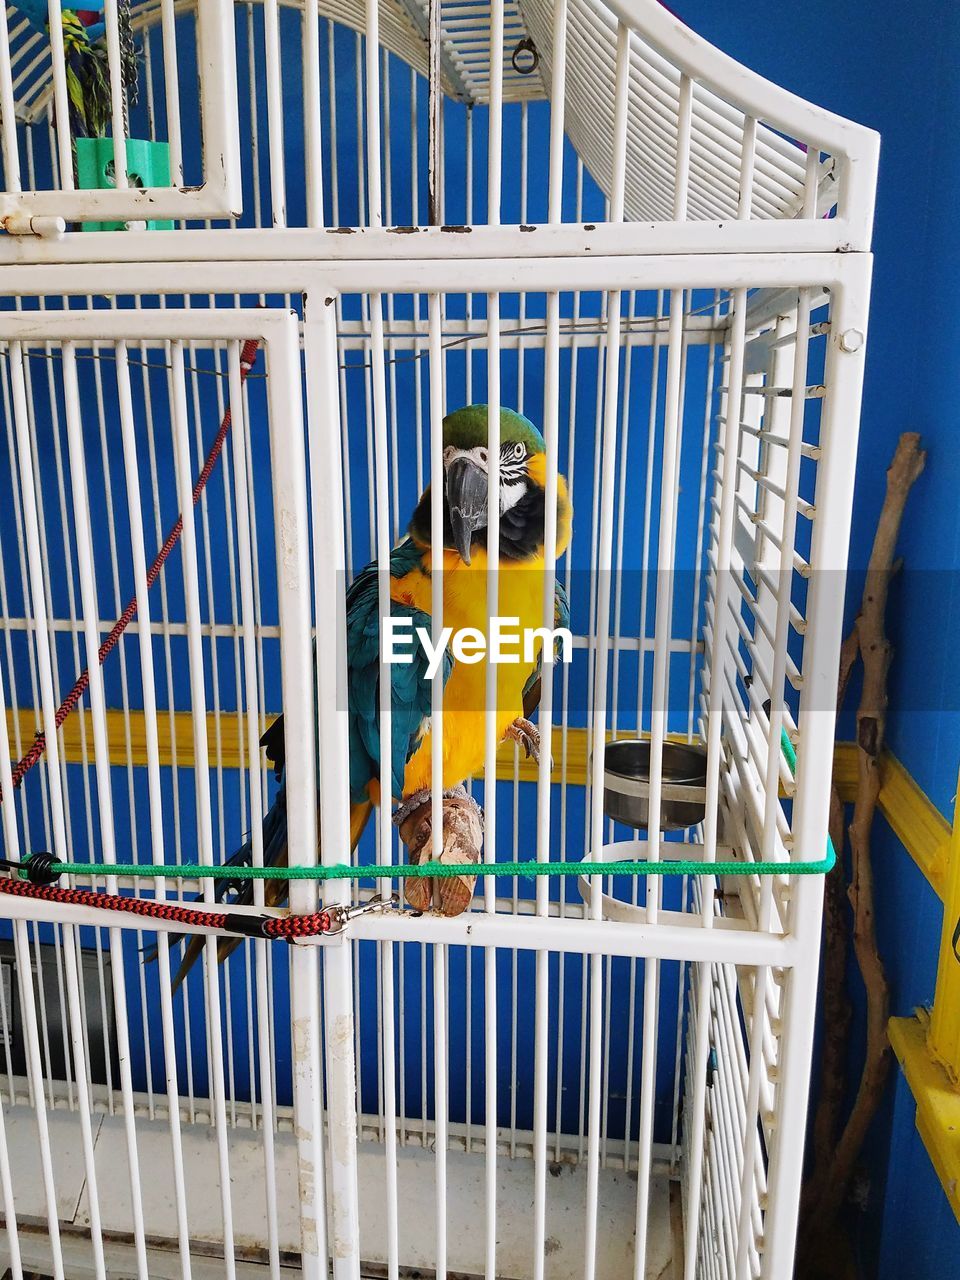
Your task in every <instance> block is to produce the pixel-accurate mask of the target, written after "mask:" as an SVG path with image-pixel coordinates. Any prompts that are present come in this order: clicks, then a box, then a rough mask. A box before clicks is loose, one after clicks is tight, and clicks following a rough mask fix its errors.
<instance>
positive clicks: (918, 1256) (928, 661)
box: [671, 0, 960, 1280]
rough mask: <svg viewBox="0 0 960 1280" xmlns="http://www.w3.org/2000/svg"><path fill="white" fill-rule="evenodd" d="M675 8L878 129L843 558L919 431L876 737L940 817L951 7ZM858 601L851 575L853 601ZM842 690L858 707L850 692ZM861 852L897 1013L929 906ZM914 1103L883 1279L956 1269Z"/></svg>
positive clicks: (884, 833)
mask: <svg viewBox="0 0 960 1280" xmlns="http://www.w3.org/2000/svg"><path fill="white" fill-rule="evenodd" d="M671 7H672V8H673V9H674V11H675V12H676V13H677V14H678V15H679V16H680V17H681V18H682V19H683V20H684V21H685V22H687V23H688V24H689V25H690V26H691V27H693V28H694V29H695V30H697V31H699V32H700V33H701V34H702V35H704V36H706V37H707V38H708V39H710V40H711V41H713V43H715V44H717V45H719V46H720V47H721V48H722V49H724V50H725V51H726V52H727V53H729V54H731V55H732V56H734V57H736V58H739V59H740V60H741V61H742V62H745V63H746V64H747V65H749V66H751V67H753V68H754V69H755V70H757V71H759V72H761V73H762V74H763V75H766V76H767V77H769V78H770V79H771V80H775V81H777V82H779V83H781V84H783V85H785V86H786V87H787V88H789V89H792V90H793V91H795V92H796V93H799V94H801V95H803V96H804V97H806V98H809V99H811V100H812V101H814V102H817V103H820V104H821V105H823V106H825V107H828V108H830V109H831V110H834V111H837V112H839V113H840V114H842V115H846V116H849V117H851V118H852V119H855V120H859V121H861V122H863V123H864V124H868V125H870V126H872V127H873V128H875V129H878V130H879V131H880V133H881V135H882V140H883V141H882V149H881V165H880V190H879V199H878V203H877V220H876V234H875V237H874V250H875V253H876V266H875V275H874V290H873V312H872V318H871V329H870V347H869V354H868V359H867V378H866V388H865V396H864V410H863V425H862V430H861V444H860V460H859V468H858V478H857V494H856V504H855V511H854V526H853V530H854V532H853V547H852V564H853V565H854V566H860V567H862V566H863V565H864V564H865V563H866V560H867V557H868V555H869V551H870V542H871V539H872V536H873V529H874V526H875V522H876V516H877V513H878V511H879V508H880V503H881V501H882V498H883V486H884V467H885V466H886V463H887V462H888V460H889V459H890V457H891V456H892V453H893V449H894V447H895V444H896V440H897V437H898V435H899V434H900V432H902V431H906V430H916V431H919V432H921V434H922V436H923V440H924V444H925V446H926V448H927V451H928V460H927V470H926V472H925V474H924V475H923V476H922V478H921V479H920V481H919V483H918V484H917V486H916V488H915V490H914V494H913V497H912V499H911V505H910V507H909V509H908V512H907V518H906V521H905V524H904V528H903V533H902V536H901V539H900V551H901V552H902V554H903V557H904V565H905V572H904V573H903V574H902V575H901V579H900V581H899V582H898V583H897V584H896V585H895V587H894V589H893V592H892V595H891V605H890V610H889V620H888V625H889V631H890V637H891V640H892V641H893V643H894V645H895V647H896V657H895V664H894V669H893V671H892V673H891V680H890V716H889V723H888V737H889V743H890V746H891V748H892V750H893V751H894V752H895V753H896V754H897V755H898V756H899V758H900V759H901V760H902V761H903V762H904V764H905V765H906V767H907V768H908V769H909V770H910V772H911V773H912V774H913V776H914V777H915V778H916V779H917V781H918V782H919V784H920V785H921V786H922V787H923V789H924V790H925V791H926V793H927V794H928V795H929V796H930V797H931V799H932V800H933V801H934V802H935V803H936V804H937V805H938V806H939V808H940V809H941V811H942V812H943V813H944V814H945V815H946V816H947V817H948V818H950V817H951V815H952V808H953V796H954V795H955V793H956V789H957V765H958V760H960V714H958V708H960V701H958V695H960V682H958V681H957V679H956V676H955V674H954V673H953V670H952V656H953V655H952V646H951V643H950V637H951V636H953V635H955V634H956V632H957V629H958V624H960V578H958V574H957V569H958V568H960V503H958V500H957V493H958V491H960V447H958V445H957V440H956V431H957V413H956V404H957V392H958V389H960V355H958V352H960V341H958V340H960V311H958V309H957V307H956V303H955V298H954V297H953V292H954V289H955V284H956V280H957V265H958V257H960V251H958V243H960V242H958V238H957V233H956V224H957V209H958V206H960V151H958V149H957V147H956V141H955V137H954V136H953V135H952V133H951V131H950V129H949V127H947V128H945V127H944V126H945V125H947V123H948V122H950V121H954V122H955V121H956V120H957V118H958V107H960V73H958V71H957V68H958V66H960V11H958V9H957V7H956V6H955V5H941V4H934V3H930V0H921V3H920V4H917V5H913V6H911V7H910V9H909V13H907V12H906V11H905V10H904V8H903V6H900V5H894V4H892V3H890V2H889V0H877V2H875V3H872V4H866V3H864V2H863V0H854V2H853V3H849V2H848V3H846V4H836V3H835V0H781V3H780V4H777V5H760V4H758V3H757V0H726V2H725V3H724V4H722V5H718V4H714V3H709V2H708V0H671ZM857 599H858V592H857V582H856V577H855V576H854V579H853V580H852V581H851V585H850V591H849V592H848V605H847V607H848V610H849V612H850V615H851V616H852V614H853V611H854V609H855V607H856V601H857ZM851 692H852V697H851V703H852V705H855V697H856V690H852V691H851ZM875 858H876V862H877V887H878V894H879V908H878V924H879V930H880V943H881V947H882V949H883V954H884V956H885V959H886V962H887V968H888V972H889V976H890V981H891V988H892V1002H893V1011H894V1013H897V1014H905V1013H909V1012H910V1011H911V1009H912V1008H913V1007H914V1006H915V1005H917V1004H921V1003H924V1002H928V1001H929V1000H930V999H931V998H932V996H933V989H934V982H935V978H936V952H937V947H938V942H939V935H940V927H941V919H942V910H941V907H940V903H939V902H938V901H937V899H936V897H935V895H934V894H933V892H932V891H931V889H930V888H929V886H928V885H927V883H926V882H925V880H924V878H923V876H922V875H921V874H920V873H919V871H918V870H917V869H916V867H915V866H914V865H913V863H912V862H911V861H910V859H909V857H908V855H907V854H906V853H905V851H904V850H903V848H902V846H901V845H900V844H899V842H898V841H897V840H896V838H895V837H894V836H893V834H892V833H891V832H890V831H889V829H888V828H887V827H886V825H885V824H884V823H883V821H882V820H880V821H878V823H877V836H876V847H875ZM914 1111H915V1109H914V1106H913V1101H912V1098H911V1096H910V1092H909V1089H908V1088H907V1087H906V1084H905V1083H904V1081H903V1080H902V1079H899V1078H898V1079H897V1081H896V1083H895V1086H891V1089H890V1091H889V1097H888V1100H887V1105H886V1107H885V1110H884V1113H883V1115H882V1116H881V1118H880V1120H879V1121H878V1124H877V1133H876V1134H875V1135H874V1137H873V1142H872V1145H871V1148H870V1151H869V1155H868V1159H869V1163H870V1168H871V1175H872V1178H871V1191H870V1207H869V1211H868V1218H867V1224H868V1228H867V1229H866V1230H865V1231H864V1232H863V1233H862V1237H863V1242H864V1243H863V1248H862V1258H863V1266H864V1273H865V1274H867V1275H870V1274H872V1273H874V1270H875V1269H876V1274H878V1275H879V1276H880V1277H881V1280H905V1278H906V1276H907V1275H908V1274H909V1280H927V1277H934V1276H936V1277H938V1280H939V1277H943V1276H952V1275H957V1273H958V1272H957V1268H958V1263H957V1258H958V1257H960V1227H958V1225H957V1222H956V1220H955V1218H954V1216H953V1214H952V1212H951V1210H950V1207H949V1204H948V1203H947V1200H946V1197H945V1195H944V1194H943V1191H942V1189H941V1187H940V1185H939V1183H938V1181H937V1178H936V1175H935V1173H934V1172H933V1169H932V1167H931V1165H930V1162H929V1160H928V1158H927V1155H926V1152H925V1150H924V1148H923V1144H922V1142H921V1141H920V1138H919V1136H918V1134H917V1131H916V1128H915V1125H914ZM884 1184H885V1185H884ZM881 1218H882V1224H881V1223H880V1222H878V1221H877V1220H878V1219H881ZM871 1241H872V1242H873V1244H872V1246H871ZM878 1244H879V1258H874V1257H872V1256H871V1255H872V1254H873V1253H874V1252H876V1250H877V1245H878ZM905 1247H907V1248H908V1249H909V1251H910V1264H909V1269H908V1270H907V1269H906V1268H905V1266H904V1257H903V1251H904V1248H905Z"/></svg>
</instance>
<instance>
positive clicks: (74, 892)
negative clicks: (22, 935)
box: [0, 876, 333, 941]
mask: <svg viewBox="0 0 960 1280" xmlns="http://www.w3.org/2000/svg"><path fill="white" fill-rule="evenodd" d="M0 893H6V894H9V895H11V896H12V897H14V898H41V899H43V900H44V901H45V902H57V903H61V904H62V905H64V906H70V907H97V908H99V909H100V910H103V911H123V912H126V913H127V915H134V916H143V917H144V918H145V919H147V920H165V921H168V922H169V923H171V924H179V925H186V926H188V927H194V928H201V929H223V930H225V931H226V932H228V933H241V934H246V935H247V936H249V937H254V938H273V939H285V940H286V941H292V940H293V939H294V938H315V937H316V936H317V935H318V934H323V933H329V932H330V930H331V929H332V928H333V917H332V916H331V915H330V912H328V911H315V912H313V913H312V914H310V915H305V916H254V915H246V914H244V913H242V912H239V911H198V910H196V909H195V908H193V907H184V906H180V905H179V904H178V903H174V902H155V901H153V900H152V899H150V898H133V897H130V898H128V897H124V896H123V895H122V894H118V893H99V892H98V891H97V890H95V889H61V888H59V887H58V886H57V885H52V884H45V885H41V884H31V883H30V882H29V881H27V880H18V879H16V878H14V877H7V876H0Z"/></svg>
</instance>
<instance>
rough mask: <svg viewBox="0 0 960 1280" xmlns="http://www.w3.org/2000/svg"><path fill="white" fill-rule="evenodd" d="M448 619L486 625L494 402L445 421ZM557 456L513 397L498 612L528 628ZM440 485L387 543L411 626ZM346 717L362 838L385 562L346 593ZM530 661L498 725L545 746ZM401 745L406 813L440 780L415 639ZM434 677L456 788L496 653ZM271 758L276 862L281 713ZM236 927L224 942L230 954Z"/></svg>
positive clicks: (564, 522)
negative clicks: (490, 412)
mask: <svg viewBox="0 0 960 1280" xmlns="http://www.w3.org/2000/svg"><path fill="white" fill-rule="evenodd" d="M443 446H444V449H443V468H444V493H443V528H444V538H443V544H444V545H443V553H442V554H443V624H444V626H445V627H450V628H452V629H453V631H454V632H457V631H460V630H463V629H465V628H468V627H470V628H475V629H476V630H478V631H480V632H481V633H482V634H483V635H484V636H486V633H487V573H486V570H487V509H488V506H487V503H488V496H487V495H488V465H487V407H486V405H471V406H469V407H468V408H464V409H459V410H457V412H455V413H452V414H450V415H449V416H448V417H447V418H445V419H444V422H443ZM545 485H546V454H545V450H544V442H543V437H542V436H541V434H540V432H539V431H538V430H537V428H536V427H535V426H534V425H533V423H532V422H530V421H529V419H527V418H525V417H523V415H522V414H519V413H516V412H514V411H512V410H509V409H502V410H501V413H500V572H499V611H500V614H501V616H502V617H505V618H511V619H512V618H516V619H518V620H519V628H520V632H521V634H523V633H524V632H525V631H527V630H533V629H534V628H538V627H540V626H542V622H543V617H542V610H543V570H544V545H543V542H544V513H545V509H546V492H545ZM432 501H433V495H432V494H431V491H430V488H429V487H428V488H427V489H426V490H425V492H424V493H423V495H422V496H421V498H420V501H419V502H418V503H417V507H416V510H415V511H414V513H413V516H412V518H411V520H410V524H409V528H408V532H407V536H406V537H405V538H404V539H403V540H402V541H401V542H400V543H398V545H397V546H396V547H395V548H394V549H393V551H392V553H391V555H390V600H391V614H392V615H393V617H395V618H408V619H409V620H410V622H411V624H412V628H413V634H414V635H415V634H416V628H417V627H422V628H424V629H425V631H426V632H427V633H428V634H429V632H430V627H431V620H430V609H431V590H432V588H431V568H432V565H433V552H432V550H431V547H430V524H431V520H430V513H431V504H432ZM571 518H572V512H571V506H570V500H569V495H568V492H567V484H566V480H565V479H564V477H563V476H562V475H561V476H558V485H557V555H558V556H560V555H562V554H563V552H564V551H565V549H566V547H567V545H568V543H569V540H570V530H571ZM555 616H556V621H555V625H556V626H567V625H568V624H569V606H568V603H567V597H566V593H565V592H564V590H563V588H562V586H561V585H560V583H559V582H558V583H557V588H556V597H555ZM346 644H347V668H348V682H349V685H348V696H347V707H348V713H349V714H348V720H349V748H350V800H351V814H350V819H351V821H350V827H351V846H352V847H354V848H355V847H356V844H357V842H358V840H359V839H360V836H361V834H362V832H363V829H364V827H365V825H366V822H367V820H368V818H369V816H370V813H371V810H372V808H373V806H374V805H379V804H380V803H381V799H382V797H381V795H380V750H381V742H380V727H379V675H380V672H379V648H380V617H379V598H378V588H377V565H376V563H373V564H370V565H368V566H367V567H366V568H365V569H364V570H363V571H362V572H361V573H360V574H359V575H358V576H357V578H356V579H355V581H354V582H353V584H352V585H351V587H350V589H349V591H348V592H347V597H346ZM535 655H536V656H535V659H534V661H533V662H529V661H528V662H526V663H525V662H524V661H523V656H522V648H521V659H520V661H519V662H518V663H513V662H511V663H501V664H498V667H497V700H496V735H497V740H498V741H500V742H502V741H505V740H507V739H509V738H512V739H514V740H515V741H517V742H518V743H520V744H521V745H522V746H524V748H525V749H526V750H527V752H528V754H531V755H538V753H539V734H538V731H537V730H536V728H535V727H534V726H533V725H532V724H531V723H530V716H531V715H532V714H533V712H534V710H535V708H536V706H537V704H538V703H539V700H540V666H541V658H542V655H541V654H540V652H539V651H538V650H535ZM390 671H391V688H392V751H391V757H390V766H391V772H390V776H391V790H392V795H391V797H390V799H391V801H395V802H397V803H398V804H399V805H400V810H399V811H398V812H409V811H411V809H413V808H414V807H415V806H417V805H419V804H422V803H425V802H427V801H428V798H429V790H428V789H429V787H430V781H431V759H432V756H431V735H430V713H431V681H430V679H429V678H428V674H427V672H428V658H427V654H426V653H425V651H424V649H423V647H422V646H419V645H416V644H414V645H413V646H412V661H411V662H409V663H397V664H394V665H391V668H390ZM436 678H437V679H440V678H442V679H443V683H444V691H443V785H444V788H445V789H447V790H448V791H450V792H455V790H456V789H457V788H458V787H459V786H460V785H461V784H462V783H463V782H465V781H466V779H468V778H470V777H472V776H474V775H476V774H478V773H479V772H481V771H482V769H483V764H484V727H485V726H484V720H485V717H484V707H485V705H486V681H487V661H486V658H484V659H483V660H482V661H479V662H475V663H469V664H468V663H466V662H456V661H455V660H454V657H453V654H452V652H451V651H450V649H449V648H448V649H447V650H446V651H445V652H444V654H443V656H442V662H441V670H440V671H439V672H438V674H437V677H436ZM261 746H263V747H264V748H265V750H266V755H267V759H268V760H270V761H271V763H272V764H273V766H274V771H275V775H276V778H277V780H278V781H279V783H280V786H279V789H278V791H277V793H276V795H275V797H274V800H273V803H272V804H271V806H270V809H269V810H268V812H267V814H266V816H265V817H264V819H263V858H264V862H265V863H266V864H267V865H269V866H283V865H284V864H285V862H286V858H287V815H286V793H285V789H284V758H285V743H284V735H283V717H282V716H280V717H279V718H278V719H277V720H276V721H274V723H273V724H272V725H271V726H270V728H269V729H268V730H267V731H266V733H265V734H264V736H263V738H262V739H261ZM252 853H253V850H252V844H251V841H250V840H249V839H248V840H247V841H246V843H245V844H244V845H243V846H242V847H241V848H240V849H238V851H237V852H236V853H235V854H234V855H233V857H232V858H230V859H229V862H228V864H227V865H231V866H249V865H250V863H251V861H252ZM264 892H265V898H266V901H267V904H268V905H270V906H276V905H279V904H281V903H282V902H283V901H284V900H285V898H286V893H287V884H286V882H285V881H279V880H268V881H266V882H265V885H264ZM217 899H218V901H224V900H228V901H229V902H230V903H231V904H236V903H249V902H251V901H252V900H253V889H252V885H251V883H250V882H249V881H229V880H221V881H218V883H217ZM239 941H240V940H239V939H232V938H231V939H226V940H224V941H223V942H221V944H220V947H219V950H218V954H219V956H220V959H221V960H222V959H224V958H225V956H227V955H228V954H229V953H230V952H231V951H232V950H233V949H234V947H236V946H237V945H238V943H239ZM202 948H203V940H202V939H201V938H194V939H192V940H191V942H190V943H189V945H188V946H187V949H186V952H185V954H184V958H183V962H182V964H181V966H180V970H179V973H178V974H177V977H176V981H175V985H179V984H180V983H181V982H182V981H183V978H184V976H185V975H186V973H187V971H188V970H189V968H190V966H191V965H192V964H193V962H194V960H195V959H196V957H197V955H199V954H200V951H201V950H202Z"/></svg>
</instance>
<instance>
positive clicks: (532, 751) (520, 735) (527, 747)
mask: <svg viewBox="0 0 960 1280" xmlns="http://www.w3.org/2000/svg"><path fill="white" fill-rule="evenodd" d="M506 736H507V737H508V738H510V739H512V740H513V741H514V742H516V743H517V744H518V745H519V746H521V747H523V749H524V751H525V752H526V753H527V759H528V760H532V761H533V762H534V764H539V763H540V730H539V729H538V728H537V726H536V725H535V724H531V723H530V721H529V720H524V718H523V716H517V718H516V720H514V722H513V724H512V725H511V726H510V728H509V729H508V730H507V733H506ZM552 764H553V761H552V760H551V766H552Z"/></svg>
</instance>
